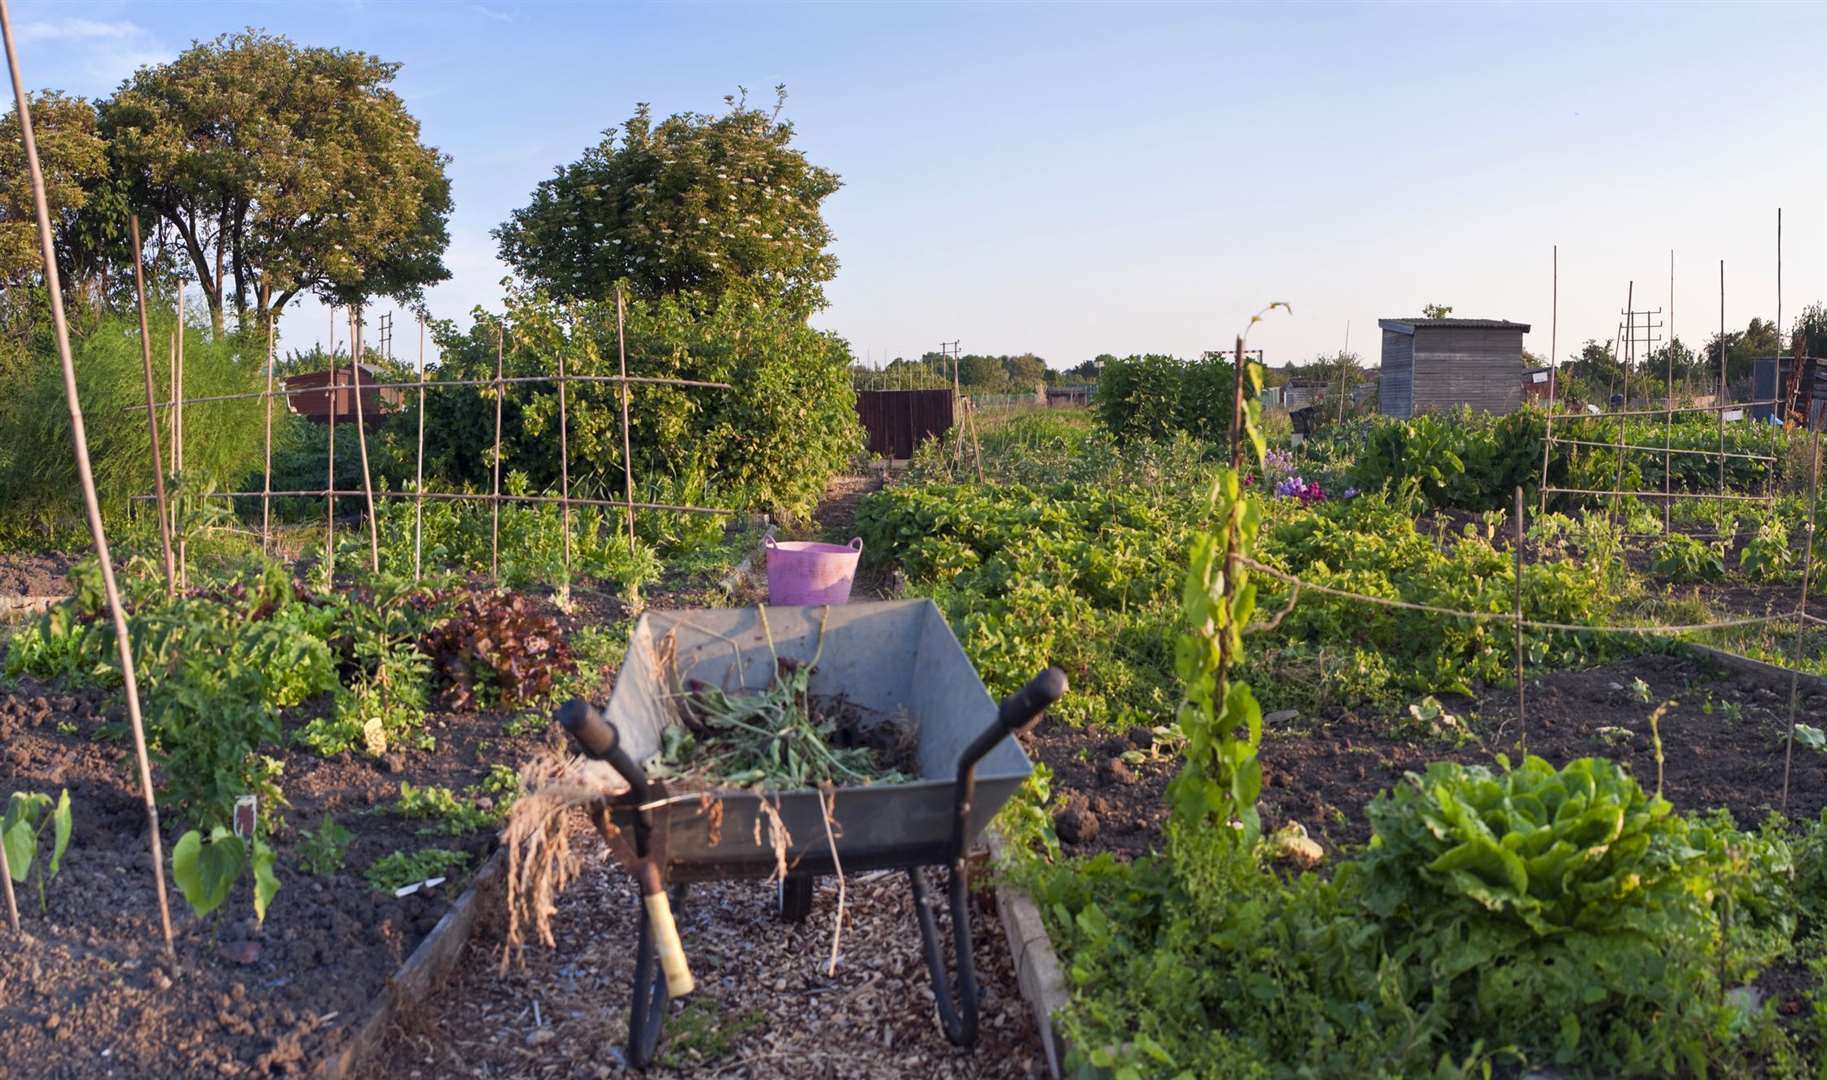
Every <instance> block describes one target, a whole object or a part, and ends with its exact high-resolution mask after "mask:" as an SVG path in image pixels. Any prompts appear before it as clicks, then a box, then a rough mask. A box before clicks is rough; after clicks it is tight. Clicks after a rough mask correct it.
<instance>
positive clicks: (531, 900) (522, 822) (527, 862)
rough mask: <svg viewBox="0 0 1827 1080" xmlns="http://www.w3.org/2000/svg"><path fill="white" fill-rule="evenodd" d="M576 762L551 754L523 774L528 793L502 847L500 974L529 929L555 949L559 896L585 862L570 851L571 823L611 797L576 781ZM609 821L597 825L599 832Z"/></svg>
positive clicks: (536, 760) (517, 806)
mask: <svg viewBox="0 0 1827 1080" xmlns="http://www.w3.org/2000/svg"><path fill="white" fill-rule="evenodd" d="M571 761H572V759H571V758H570V757H569V756H568V755H565V754H561V753H559V752H557V751H549V752H547V753H545V754H542V755H540V756H539V757H536V758H534V759H533V760H532V761H531V762H528V763H527V765H526V766H525V767H524V768H523V769H521V771H520V780H521V785H522V786H523V787H524V788H525V790H526V792H527V794H526V795H524V796H522V797H521V798H520V799H519V800H518V801H516V802H515V803H514V808H513V810H512V811H510V812H509V814H508V823H507V826H506V828H504V829H503V830H502V834H501V842H502V845H503V846H504V847H506V848H507V849H508V876H507V892H506V907H507V916H508V930H507V948H506V949H504V950H503V952H502V956H501V966H502V970H503V971H506V970H507V965H508V963H509V961H510V959H511V958H512V957H513V956H515V955H517V954H518V951H519V949H520V948H521V947H522V946H523V945H524V944H525V942H526V938H527V932H528V929H529V928H531V930H532V932H533V933H535V934H537V935H538V937H539V940H540V941H542V942H544V943H545V944H546V945H547V946H548V947H551V946H553V945H554V944H555V939H554V937H553V935H552V916H553V915H554V914H556V913H557V910H558V905H557V897H558V894H559V892H561V891H562V890H563V889H564V888H565V886H566V885H568V884H570V882H571V881H572V880H573V879H575V878H576V877H577V874H578V872H579V870H581V869H582V866H583V860H582V859H581V858H580V857H579V856H578V855H576V854H575V853H574V852H572V851H571V847H570V840H569V831H568V829H567V827H566V826H567V819H568V817H569V816H570V812H571V811H572V810H573V809H575V808H578V807H595V808H599V809H600V807H601V803H602V800H603V798H604V797H605V796H606V795H608V794H610V793H609V792H605V791H603V790H601V789H600V788H597V787H595V786H592V785H588V784H584V783H581V782H579V781H578V780H577V779H575V777H574V775H573V774H572V769H571ZM606 822H607V818H602V819H600V820H599V821H598V828H599V829H601V828H602V826H603V825H604V824H606Z"/></svg>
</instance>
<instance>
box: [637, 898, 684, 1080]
mask: <svg viewBox="0 0 1827 1080" xmlns="http://www.w3.org/2000/svg"><path fill="white" fill-rule="evenodd" d="M684 902H685V884H684V883H683V882H680V883H679V884H677V885H674V886H673V887H672V903H673V907H674V908H675V909H677V908H678V907H679V905H681V904H683V903H684ZM636 910H637V912H638V915H637V918H638V919H639V921H640V924H641V934H640V939H639V942H638V943H637V944H636V946H635V950H634V1005H633V1007H632V1009H631V1011H630V1015H629V1017H628V1064H630V1065H632V1066H633V1067H635V1068H637V1069H645V1068H647V1066H649V1065H651V1064H653V1052H654V1051H655V1050H656V1049H658V1048H659V1045H660V1027H661V1025H662V1024H664V1023H665V1021H666V1003H667V1001H668V1000H669V999H668V997H667V995H666V973H665V972H663V971H661V970H659V964H658V963H656V962H655V960H656V957H655V955H654V947H653V929H652V927H651V926H650V925H649V924H648V921H647V911H646V909H645V908H644V907H643V908H637V909H636Z"/></svg>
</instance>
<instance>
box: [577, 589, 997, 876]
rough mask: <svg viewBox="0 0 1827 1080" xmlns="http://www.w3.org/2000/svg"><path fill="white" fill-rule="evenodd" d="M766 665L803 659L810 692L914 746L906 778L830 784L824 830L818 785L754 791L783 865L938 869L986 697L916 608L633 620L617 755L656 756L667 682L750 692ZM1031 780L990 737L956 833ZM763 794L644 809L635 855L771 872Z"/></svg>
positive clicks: (621, 687) (910, 604) (695, 796)
mask: <svg viewBox="0 0 1827 1080" xmlns="http://www.w3.org/2000/svg"><path fill="white" fill-rule="evenodd" d="M821 624H822V629H821ZM821 638H822V647H821ZM770 641H771V642H772V648H770ZM777 656H778V657H779V658H781V659H791V660H794V661H797V662H799V663H801V664H805V663H811V662H812V661H813V659H814V657H816V658H817V664H816V666H815V667H814V668H813V669H812V673H811V679H810V691H811V693H813V694H814V695H820V696H830V697H835V696H838V695H840V694H841V695H843V696H844V697H845V698H846V699H848V700H849V701H850V702H852V703H854V704H855V705H857V706H860V707H861V708H864V709H868V710H871V711H873V712H877V713H881V714H886V715H894V714H899V713H903V712H904V713H905V714H906V715H907V716H908V717H910V718H911V720H912V722H913V725H914V728H915V731H916V734H917V739H918V744H917V751H916V761H917V765H918V770H919V777H920V778H919V779H918V780H913V781H909V782H907V783H899V784H871V785H855V786H845V787H839V788H837V789H836V794H835V798H834V800H833V807H832V813H831V832H830V836H829V837H828V836H827V834H826V827H825V816H824V814H823V813H822V812H821V808H820V802H821V795H820V793H819V792H817V791H815V790H810V789H807V790H799V791H782V792H768V793H766V795H765V798H766V800H767V802H768V803H769V804H770V805H772V806H775V807H776V811H777V813H778V814H779V817H780V819H781V822H782V823H783V824H784V826H785V828H786V830H787V833H788V835H789V836H790V837H791V840H790V842H789V843H788V844H787V847H786V858H787V861H788V864H789V867H790V869H792V870H793V871H794V872H795V873H810V874H830V873H833V872H835V871H836V869H837V867H836V866H835V865H834V864H833V859H832V855H831V849H832V847H833V845H834V844H835V847H836V849H837V853H838V858H839V859H840V860H841V862H842V869H843V870H844V871H846V872H853V871H858V870H869V869H879V868H885V867H907V866H921V865H938V864H943V863H946V862H947V861H949V859H950V858H951V844H952V831H953V824H954V822H955V820H956V817H957V813H958V805H957V795H958V788H957V785H956V780H957V772H958V763H959V758H960V756H961V755H962V754H963V752H964V750H965V748H966V747H967V746H968V745H969V744H970V743H971V741H972V740H973V739H975V738H976V737H977V736H978V735H980V734H982V733H983V732H984V731H985V730H987V729H988V728H989V727H990V726H991V725H992V724H994V723H995V722H996V720H997V703H996V702H995V701H994V700H992V699H991V698H990V695H989V692H988V691H987V690H985V689H984V686H983V682H982V680H981V679H980V678H978V675H977V670H976V668H975V667H973V666H972V664H971V661H970V658H969V657H967V656H966V655H965V653H964V649H963V647H962V646H960V645H959V644H958V639H957V637H956V636H955V635H953V633H952V631H951V627H950V626H948V625H946V622H945V619H944V617H943V616H942V615H941V614H940V613H939V609H938V608H937V607H936V606H934V604H933V603H932V601H930V600H890V601H883V602H876V603H856V604H845V605H838V606H822V605H821V606H818V607H767V608H760V609H758V608H753V607H750V608H716V609H701V610H683V611H650V612H647V613H646V614H644V615H642V616H641V618H640V620H639V621H638V622H636V623H635V627H634V631H633V634H632V635H631V637H630V639H629V645H628V655H627V658H626V660H625V661H624V662H623V665H622V670H621V674H620V676H619V678H618V679H617V680H616V684H615V690H614V692H613V694H612V696H611V697H610V699H609V708H608V719H609V720H610V722H611V723H613V724H614V726H615V728H616V730H617V731H618V732H619V733H620V737H621V739H622V741H623V742H622V745H623V746H624V747H625V748H626V750H627V752H628V754H629V756H630V757H631V758H632V759H633V760H634V761H635V762H636V763H637V764H644V763H645V762H646V761H647V760H648V759H650V758H651V757H653V755H655V754H656V753H658V752H659V750H660V740H661V733H662V732H663V731H664V730H665V729H666V727H667V725H669V724H674V723H677V722H678V702H677V697H676V695H677V694H678V693H679V688H680V687H681V686H683V685H685V684H687V683H689V682H693V681H696V682H701V683H706V684H709V685H712V686H716V687H719V688H721V689H723V690H724V691H725V692H731V693H733V692H738V691H741V690H744V689H748V690H751V691H753V690H760V689H763V688H765V687H767V686H768V685H770V684H771V683H772V681H773V679H774V677H775V671H776V668H775V658H776V657H777ZM1032 772H1033V768H1032V766H1031V765H1030V764H1029V762H1028V758H1027V755H1026V754H1025V753H1023V752H1022V749H1021V746H1020V745H1019V744H1018V743H1016V741H1015V740H1014V739H1013V738H1012V737H1004V738H1003V739H1002V740H1001V741H1000V742H999V743H997V745H996V746H995V748H994V749H992V750H991V751H990V752H989V754H987V755H986V756H985V757H984V758H983V759H982V761H981V762H980V763H979V764H978V766H977V770H976V789H975V794H974V797H973V798H972V799H971V805H970V808H969V814H968V817H967V819H966V820H967V831H966V835H967V837H969V838H975V837H976V836H977V835H978V834H979V833H980V832H981V831H982V829H983V827H984V826H985V825H987V824H988V823H989V821H990V819H991V818H992V817H994V816H995V814H996V811H997V810H999V809H1000V808H1001V807H1002V804H1003V803H1004V802H1006V801H1007V800H1008V799H1009V797H1010V796H1011V795H1013V794H1014V793H1015V790H1016V788H1018V787H1020V786H1021V783H1022V782H1023V781H1024V780H1026V779H1027V778H1028V776H1029V775H1030V774H1031V773H1032ZM763 798H764V796H763V795H762V794H758V793H755V792H750V791H742V790H727V791H725V790H720V791H713V792H705V793H701V792H685V793H680V794H674V795H668V796H664V797H660V798H657V799H655V800H654V801H652V802H649V803H648V807H649V808H650V810H651V821H652V833H651V840H650V846H651V849H652V851H653V853H654V856H655V858H657V859H658V860H659V861H660V863H661V864H662V866H663V867H664V869H665V873H666V876H667V878H668V879H670V880H674V881H703V880H713V879H721V878H739V877H766V876H769V875H771V874H773V873H775V871H776V869H777V867H778V862H777V858H776V852H775V848H774V845H773V843H772V841H771V839H770V828H769V824H770V823H769V821H768V820H767V819H766V817H765V814H764V811H763V810H762V801H763ZM611 814H612V816H613V818H614V820H615V821H616V823H617V824H618V825H619V826H623V827H627V826H628V825H629V824H631V822H632V817H633V808H632V807H630V806H627V805H626V804H615V805H612V807H611ZM758 823H759V827H758Z"/></svg>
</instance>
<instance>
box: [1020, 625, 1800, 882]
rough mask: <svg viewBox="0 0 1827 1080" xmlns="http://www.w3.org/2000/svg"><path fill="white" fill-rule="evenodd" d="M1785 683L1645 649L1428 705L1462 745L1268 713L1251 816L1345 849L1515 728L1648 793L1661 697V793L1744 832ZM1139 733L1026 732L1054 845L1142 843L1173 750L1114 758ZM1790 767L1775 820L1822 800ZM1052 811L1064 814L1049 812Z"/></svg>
mask: <svg viewBox="0 0 1827 1080" xmlns="http://www.w3.org/2000/svg"><path fill="white" fill-rule="evenodd" d="M1639 679H1641V680H1642V682H1643V684H1644V686H1646V687H1647V688H1648V691H1649V701H1648V702H1647V703H1645V702H1643V701H1642V700H1640V697H1639V692H1638V691H1637V690H1636V689H1635V683H1636V680H1639ZM1779 684H1780V685H1779ZM1788 690H1789V688H1788V684H1787V681H1786V680H1783V679H1774V680H1772V679H1765V678H1760V677H1755V676H1751V675H1747V674H1741V673H1738V672H1736V671H1728V670H1725V669H1721V668H1717V667H1715V666H1713V665H1712V664H1710V663H1709V662H1707V661H1705V660H1702V659H1699V658H1694V657H1688V656H1681V655H1661V654H1651V655H1644V656H1638V657H1635V658H1632V659H1630V660H1625V661H1621V662H1618V663H1614V664H1608V665H1606V666H1604V667H1599V668H1594V669H1591V670H1588V671H1566V672H1556V673H1554V674H1551V675H1545V676H1542V677H1540V678H1537V679H1531V680H1529V684H1528V693H1527V695H1526V699H1525V705H1526V709H1525V710H1524V714H1523V716H1522V717H1521V718H1519V715H1518V711H1517V707H1516V694H1515V691H1514V690H1513V689H1512V690H1503V691H1492V692H1491V693H1490V694H1488V695H1487V696H1486V697H1485V698H1484V700H1483V704H1482V706H1480V705H1479V703H1477V702H1474V701H1471V700H1469V699H1465V698H1454V697H1447V698H1443V699H1442V703H1443V704H1444V705H1446V707H1447V708H1448V710H1449V711H1450V712H1452V713H1454V714H1455V715H1456V716H1458V718H1459V719H1460V720H1461V721H1462V722H1463V726H1464V729H1465V732H1466V734H1465V736H1464V737H1463V738H1456V737H1453V736H1450V735H1448V736H1435V735H1432V734H1429V733H1428V732H1427V731H1425V730H1424V729H1422V727H1421V725H1420V724H1419V723H1418V722H1417V721H1415V720H1414V719H1413V718H1412V717H1410V716H1408V715H1406V714H1399V713H1397V712H1395V711H1394V710H1383V711H1373V710H1365V711H1363V712H1352V711H1349V710H1332V711H1330V712H1329V713H1328V714H1327V715H1324V716H1302V715H1298V714H1291V713H1271V714H1270V716H1269V717H1268V723H1267V725H1266V727H1265V730H1264V734H1263V740H1262V748H1261V751H1260V757H1261V760H1262V763H1263V778H1264V784H1263V794H1262V800H1261V804H1260V809H1261V811H1262V816H1263V825H1264V827H1265V828H1274V827H1276V826H1278V825H1280V824H1282V823H1283V822H1286V821H1299V822H1300V823H1301V824H1302V825H1303V826H1305V827H1306V829H1307V830H1308V832H1309V833H1311V834H1312V835H1313V837H1314V838H1315V839H1317V840H1319V841H1320V842H1321V843H1322V844H1323V845H1324V846H1325V847H1327V848H1328V849H1329V851H1330V852H1332V853H1334V854H1337V853H1341V852H1345V851H1348V850H1349V849H1351V848H1352V847H1354V846H1357V845H1361V844H1364V843H1366V842H1367V841H1368V840H1369V838H1370V828H1369V824H1368V822H1367V821H1366V819H1365V817H1364V814H1363V808H1364V807H1365V806H1366V805H1367V804H1368V803H1369V802H1370V800H1371V799H1373V798H1374V797H1375V796H1376V795H1377V793H1378V792H1381V791H1384V790H1386V789H1388V788H1389V787H1391V786H1392V785H1394V784H1396V783H1399V782H1400V781H1401V780H1402V778H1403V776H1404V775H1405V774H1407V773H1409V772H1420V771H1422V770H1424V769H1425V768H1426V767H1427V764H1428V763H1429V762H1433V761H1460V762H1466V763H1484V764H1490V763H1491V762H1492V761H1493V759H1494V757H1495V755H1497V754H1499V753H1504V754H1508V755H1509V757H1510V758H1511V760H1512V761H1514V760H1517V758H1518V757H1519V755H1520V753H1521V752H1522V746H1521V742H1520V740H1521V739H1522V737H1523V735H1524V728H1525V723H1526V729H1527V731H1526V734H1527V752H1528V753H1531V754H1535V755H1537V756H1540V757H1543V758H1546V759H1547V760H1548V761H1550V762H1552V763H1554V764H1556V765H1563V764H1565V763H1566V762H1568V761H1570V760H1573V759H1574V758H1579V757H1588V756H1593V757H1610V758H1613V759H1615V760H1618V761H1621V762H1623V763H1624V764H1626V765H1628V766H1629V767H1630V769H1631V771H1632V772H1633V773H1635V774H1636V776H1637V778H1638V779H1639V780H1640V781H1641V782H1642V783H1643V784H1644V786H1645V787H1648V788H1652V789H1653V788H1654V787H1655V785H1656V778H1657V769H1656V761H1655V748H1654V742H1653V740H1652V737H1651V732H1650V727H1649V723H1648V718H1649V714H1650V712H1651V711H1653V710H1654V708H1655V707H1656V706H1657V705H1658V704H1660V703H1661V702H1663V701H1666V700H1670V699H1674V700H1676V701H1678V702H1679V704H1678V705H1676V706H1673V707H1671V708H1670V709H1669V711H1668V713H1667V714H1666V715H1665V716H1664V717H1663V718H1662V720H1661V722H1660V725H1659V726H1660V730H1661V736H1662V749H1663V758H1664V761H1663V766H1662V783H1663V794H1664V795H1665V796H1666V797H1667V798H1668V800H1669V801H1670V802H1672V803H1673V804H1674V805H1675V807H1676V808H1677V809H1680V810H1707V809H1711V808H1714V807H1723V808H1725V809H1727V810H1730V811H1731V812H1732V816H1733V817H1734V818H1735V819H1736V820H1737V822H1738V824H1739V826H1740V827H1741V828H1755V827H1757V826H1758V825H1759V824H1761V823H1762V821H1763V820H1764V818H1765V817H1766V816H1768V815H1769V814H1770V813H1771V812H1773V811H1776V810H1779V809H1780V808H1781V807H1780V803H1781V798H1782V784H1783V760H1784V740H1785V736H1786V735H1787V732H1788ZM1798 718H1799V719H1800V720H1801V721H1803V722H1807V723H1814V724H1817V725H1818V724H1820V723H1822V722H1823V718H1827V694H1823V693H1821V692H1819V691H1818V690H1816V689H1812V688H1810V687H1809V686H1806V685H1805V686H1803V688H1802V696H1801V703H1800V710H1799V716H1798ZM1601 729H1610V730H1609V731H1605V732H1604V733H1601ZM1619 729H1622V730H1619ZM1150 741H1151V737H1150V736H1149V735H1148V734H1147V732H1146V730H1145V729H1138V730H1137V731H1134V732H1126V733H1114V732H1107V731H1096V730H1092V729H1082V730H1081V729H1074V728H1071V727H1067V726H1066V725H1063V724H1059V723H1056V722H1054V721H1052V720H1048V721H1045V722H1043V723H1042V724H1041V726H1040V727H1039V728H1037V729H1036V730H1035V732H1034V733H1033V734H1032V735H1029V736H1028V737H1027V745H1028V752H1029V753H1030V755H1033V756H1035V757H1037V758H1038V759H1039V760H1041V761H1044V762H1045V763H1046V764H1047V765H1048V767H1050V768H1051V769H1052V770H1053V774H1054V789H1055V792H1056V799H1057V800H1058V802H1059V807H1058V814H1057V815H1056V824H1065V825H1066V828H1065V829H1064V830H1063V831H1062V833H1061V838H1062V840H1065V841H1066V845H1067V848H1068V850H1076V851H1083V852H1092V851H1111V852H1116V853H1118V854H1120V855H1134V854H1139V853H1142V852H1146V851H1149V850H1152V849H1153V848H1154V847H1155V845H1156V843H1157V842H1158V839H1159V828H1158V826H1159V824H1160V822H1161V821H1163V820H1165V818H1166V814H1167V811H1166V788H1167V783H1168V781H1169V780H1170V779H1172V777H1173V775H1174V773H1175V772H1176V771H1177V769H1178V757H1177V755H1176V754H1173V753H1166V754H1156V755H1152V756H1151V758H1149V759H1145V760H1143V761H1141V762H1139V763H1131V762H1126V761H1124V760H1123V759H1122V754H1123V753H1124V752H1125V751H1127V750H1132V749H1135V748H1138V747H1140V746H1144V745H1146V744H1147V743H1148V742H1150ZM1132 756H1133V755H1132ZM1792 765H1793V768H1792V773H1791V775H1790V792H1789V806H1788V816H1789V817H1790V818H1792V819H1796V820H1805V819H1812V818H1815V817H1818V816H1819V815H1820V813H1821V810H1822V809H1823V808H1824V807H1827V754H1822V753H1819V752H1815V751H1811V750H1807V749H1806V748H1804V747H1802V746H1800V745H1799V744H1798V745H1797V747H1796V748H1795V754H1794V758H1793V763H1792ZM1086 814H1088V815H1089V817H1087V816H1085V815H1086ZM1066 815H1070V816H1071V820H1070V821H1069V822H1061V821H1059V820H1058V818H1059V817H1063V816H1066ZM1086 833H1090V834H1091V835H1089V836H1086V835H1085V834H1086ZM1068 834H1070V836H1068ZM1073 837H1078V839H1073Z"/></svg>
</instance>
